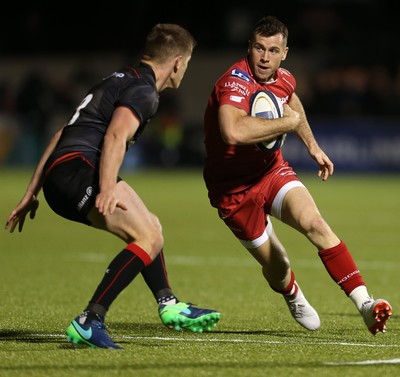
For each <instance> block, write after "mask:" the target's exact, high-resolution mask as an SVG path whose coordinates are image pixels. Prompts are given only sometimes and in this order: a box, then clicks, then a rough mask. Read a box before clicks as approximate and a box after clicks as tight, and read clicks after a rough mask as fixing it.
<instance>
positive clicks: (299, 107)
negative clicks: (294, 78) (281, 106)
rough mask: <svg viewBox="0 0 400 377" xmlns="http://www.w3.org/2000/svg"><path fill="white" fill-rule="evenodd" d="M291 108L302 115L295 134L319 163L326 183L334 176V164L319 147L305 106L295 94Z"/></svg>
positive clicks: (291, 101)
mask: <svg viewBox="0 0 400 377" xmlns="http://www.w3.org/2000/svg"><path fill="white" fill-rule="evenodd" d="M289 106H290V107H291V108H292V109H293V110H295V111H297V112H298V113H299V114H300V124H299V126H298V127H297V128H296V130H295V133H296V135H297V136H298V137H299V139H300V140H301V141H302V142H303V143H304V145H305V146H306V148H307V150H308V153H309V154H310V156H311V157H312V158H313V159H314V160H315V161H316V162H317V164H318V166H319V169H318V177H321V178H322V180H323V181H326V180H327V179H328V177H329V175H332V174H333V170H334V167H333V163H332V161H331V160H330V159H329V157H328V156H327V155H326V154H325V152H324V151H323V150H322V149H321V148H320V146H319V145H318V143H317V141H316V139H315V137H314V134H313V132H312V130H311V127H310V124H309V123H308V120H307V116H306V113H305V111H304V107H303V104H302V103H301V101H300V98H299V97H298V96H297V94H296V93H293V95H292V98H291V99H290V101H289Z"/></svg>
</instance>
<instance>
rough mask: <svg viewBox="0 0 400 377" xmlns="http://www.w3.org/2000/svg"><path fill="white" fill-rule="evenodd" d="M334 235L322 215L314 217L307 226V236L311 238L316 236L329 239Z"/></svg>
mask: <svg viewBox="0 0 400 377" xmlns="http://www.w3.org/2000/svg"><path fill="white" fill-rule="evenodd" d="M331 233H332V231H331V229H330V227H329V225H328V224H327V223H326V221H325V220H324V219H323V218H322V216H321V215H319V214H318V215H316V216H314V217H312V218H311V219H310V221H309V223H308V226H307V234H308V236H309V237H310V238H313V237H314V236H319V237H327V236H329V235H330V234H331Z"/></svg>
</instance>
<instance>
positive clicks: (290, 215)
mask: <svg viewBox="0 0 400 377" xmlns="http://www.w3.org/2000/svg"><path fill="white" fill-rule="evenodd" d="M281 220H282V221H283V222H284V223H285V224H288V225H290V226H291V227H293V228H295V229H297V230H299V231H300V232H302V233H304V232H305V231H307V230H308V229H309V228H310V227H311V226H312V224H313V223H314V222H315V221H316V220H322V217H321V215H320V213H319V211H318V208H317V205H316V204H315V201H314V199H313V197H312V196H311V194H310V192H309V191H308V190H307V189H306V188H305V187H294V188H292V189H291V190H289V191H288V192H287V193H286V195H285V197H284V199H283V202H282V210H281Z"/></svg>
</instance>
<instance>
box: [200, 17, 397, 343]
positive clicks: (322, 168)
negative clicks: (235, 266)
mask: <svg viewBox="0 0 400 377" xmlns="http://www.w3.org/2000/svg"><path fill="white" fill-rule="evenodd" d="M287 41H288V29H287V27H286V25H284V24H283V23H282V22H281V21H280V20H278V19H277V18H276V17H272V16H267V17H263V18H261V19H260V20H259V22H258V23H257V24H256V26H255V28H254V29H253V31H252V34H251V36H250V40H249V45H248V50H247V56H246V57H245V58H243V59H241V60H239V61H237V62H236V63H234V64H233V65H232V66H231V67H230V68H229V69H228V70H227V71H226V72H225V73H224V74H223V75H222V76H221V77H220V78H219V79H218V80H217V82H216V84H215V86H214V88H213V90H212V93H211V96H210V97H209V100H208V105H207V108H206V112H205V116H204V131H205V148H206V156H205V165H204V172H203V173H204V180H205V184H206V187H207V189H208V196H209V200H210V203H211V205H212V206H213V207H215V208H216V209H217V210H218V214H219V217H220V218H221V219H222V220H223V221H224V223H225V224H226V225H227V226H228V227H229V228H230V230H231V231H232V232H233V234H234V235H235V237H236V238H237V239H238V240H239V241H240V242H241V243H242V244H243V246H244V247H245V248H246V249H247V250H248V251H249V252H250V254H251V255H252V256H253V257H254V258H255V259H256V260H257V261H258V262H259V263H260V265H261V266H262V273H263V276H264V277H265V279H266V281H267V282H268V284H269V285H270V287H271V288H272V289H273V290H274V291H276V292H278V293H280V294H282V295H283V297H284V299H285V301H286V303H287V305H288V307H289V310H290V312H291V314H292V316H293V317H294V319H295V320H296V321H297V322H298V323H299V324H300V325H302V326H303V327H305V328H306V329H308V330H311V331H313V330H317V329H318V328H319V327H320V318H319V316H318V313H317V312H316V310H315V309H314V308H313V307H312V306H311V305H310V304H309V302H308V301H307V299H306V298H305V296H304V294H303V293H302V291H301V289H300V287H299V284H298V282H297V281H296V278H295V274H294V272H293V270H292V268H291V265H290V261H289V257H288V254H287V252H286V250H285V248H284V247H283V245H282V244H281V242H280V241H279V239H278V237H277V235H276V233H275V231H274V228H273V226H272V222H271V219H272V218H275V219H277V220H280V221H282V222H283V223H285V224H287V225H289V226H291V227H292V228H294V229H296V230H297V231H299V232H300V233H302V234H303V235H305V236H306V237H307V238H308V240H309V241H310V242H311V244H312V245H313V246H314V247H316V249H317V252H318V255H319V257H320V258H321V261H322V263H323V264H324V266H325V268H326V270H327V271H328V273H329V275H330V276H331V278H332V279H333V280H334V281H335V283H337V284H338V285H339V287H340V288H341V289H342V290H343V291H344V293H345V294H346V295H347V296H348V297H349V298H350V299H351V300H352V301H353V302H354V304H355V306H356V307H357V309H358V311H359V312H360V314H361V316H362V318H363V320H364V322H365V324H366V325H367V327H368V329H369V331H370V332H371V333H372V334H374V335H375V334H376V333H378V332H379V331H382V332H385V331H386V321H387V319H389V318H390V316H391V314H392V308H391V306H390V305H389V303H388V302H387V301H386V300H384V299H375V300H374V299H373V298H371V296H370V294H369V293H368V290H367V287H366V284H365V283H364V280H363V278H362V276H361V274H360V271H359V269H358V268H357V266H356V264H355V261H354V260H353V258H352V256H351V254H350V252H349V250H348V248H347V247H346V244H345V243H344V242H343V241H342V240H341V239H340V238H339V237H338V236H337V235H336V234H335V233H334V232H333V230H332V229H331V228H330V226H329V225H328V224H327V223H326V221H325V220H324V218H323V217H322V216H321V214H320V212H319V210H318V208H317V206H316V204H315V202H314V200H313V198H312V196H311V194H310V193H309V191H308V190H307V188H306V187H305V186H304V185H303V183H302V182H301V181H300V180H299V178H298V177H297V175H296V173H295V171H294V170H293V169H292V167H291V166H290V165H289V163H288V162H287V161H285V160H284V158H283V156H282V152H281V150H280V149H278V150H277V151H275V152H270V151H262V150H260V149H259V148H258V147H257V146H256V144H257V143H260V142H266V141H268V140H270V139H273V138H275V137H277V136H278V135H281V134H284V133H289V132H291V133H294V134H295V135H296V136H297V137H298V138H299V139H300V140H301V141H302V143H303V144H304V146H305V147H306V149H307V151H308V153H309V155H310V156H311V158H313V159H314V160H315V162H316V163H317V165H318V167H319V170H318V176H319V177H321V179H322V180H323V181H326V180H327V179H328V177H329V176H330V175H332V174H333V170H334V166H333V163H332V161H331V160H330V159H329V157H328V156H327V155H326V154H325V152H324V151H323V150H322V149H321V148H320V146H319V145H318V143H317V141H316V139H315V138H314V135H313V132H312V130H311V128H310V125H309V123H308V121H307V117H306V114H305V112H304V108H303V106H302V103H301V101H300V99H299V97H298V96H297V94H296V92H295V90H296V80H295V78H294V77H293V75H292V74H291V73H290V72H289V71H287V70H285V69H283V68H280V65H281V62H282V61H284V60H285V59H286V57H287V54H288V47H287ZM259 90H268V91H271V92H273V93H274V94H275V95H276V96H278V98H279V99H280V100H281V101H282V104H283V106H284V115H283V118H279V119H273V120H270V119H263V118H257V117H251V116H249V114H250V110H251V109H250V106H251V105H250V103H251V98H252V95H253V94H254V93H255V92H257V91H259Z"/></svg>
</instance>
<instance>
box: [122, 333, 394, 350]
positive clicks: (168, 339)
mask: <svg viewBox="0 0 400 377" xmlns="http://www.w3.org/2000/svg"><path fill="white" fill-rule="evenodd" d="M121 338H123V339H142V340H164V341H184V342H204V343H207V342H209V343H222V342H223V343H258V344H299V345H316V346H320V345H336V346H352V347H376V348H377V347H384V348H385V347H388V348H390V347H392V348H393V347H394V348H398V347H400V345H398V344H370V343H347V342H299V341H296V342H291V341H280V340H254V339H217V338H176V337H161V336H129V335H123V336H121Z"/></svg>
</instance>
